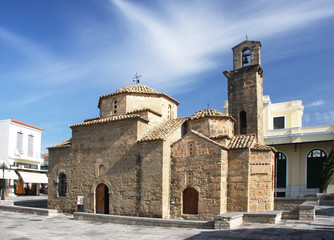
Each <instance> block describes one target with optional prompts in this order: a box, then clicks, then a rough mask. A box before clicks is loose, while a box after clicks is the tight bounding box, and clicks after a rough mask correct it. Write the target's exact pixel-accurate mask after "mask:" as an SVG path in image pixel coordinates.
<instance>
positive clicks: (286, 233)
mask: <svg viewBox="0 0 334 240" xmlns="http://www.w3.org/2000/svg"><path fill="white" fill-rule="evenodd" d="M186 239H189V240H190V239H229V240H232V239H254V240H255V239H256V240H258V239H287V240H288V239H312V240H316V239H320V240H333V239H334V229H333V228H326V227H324V228H323V227H319V228H315V229H291V228H254V229H236V230H222V231H214V232H213V231H211V232H205V231H203V232H201V233H200V234H197V235H195V236H192V237H190V238H186Z"/></svg>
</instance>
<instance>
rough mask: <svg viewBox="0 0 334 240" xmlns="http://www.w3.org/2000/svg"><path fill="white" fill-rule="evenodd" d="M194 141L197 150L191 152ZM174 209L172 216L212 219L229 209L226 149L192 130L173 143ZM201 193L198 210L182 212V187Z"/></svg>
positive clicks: (172, 206)
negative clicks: (194, 212) (190, 145)
mask: <svg viewBox="0 0 334 240" xmlns="http://www.w3.org/2000/svg"><path fill="white" fill-rule="evenodd" d="M189 142H192V143H193V144H194V145H195V147H194V151H195V152H194V153H193V154H189V151H188V150H187V148H188V143H189ZM171 169H172V171H171V174H172V176H171V211H170V216H171V218H173V219H192V220H212V219H213V217H214V215H217V214H221V213H224V212H226V175H227V151H226V150H223V149H222V147H220V146H218V145H217V144H214V143H212V142H210V141H208V140H206V139H204V138H201V137H199V136H198V135H196V134H194V133H192V132H190V133H188V134H187V135H186V136H185V137H184V138H182V139H181V140H179V141H178V142H176V143H175V144H173V145H172V167H171ZM186 188H194V189H196V190H197V192H198V193H199V199H198V214H183V199H182V198H183V191H184V190H185V189H186Z"/></svg>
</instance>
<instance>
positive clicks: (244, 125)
mask: <svg viewBox="0 0 334 240" xmlns="http://www.w3.org/2000/svg"><path fill="white" fill-rule="evenodd" d="M240 134H247V116H246V112H245V111H241V112H240Z"/></svg>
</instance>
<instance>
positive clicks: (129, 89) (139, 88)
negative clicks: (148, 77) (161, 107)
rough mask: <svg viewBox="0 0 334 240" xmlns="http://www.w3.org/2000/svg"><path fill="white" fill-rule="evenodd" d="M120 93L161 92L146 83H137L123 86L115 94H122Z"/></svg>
mask: <svg viewBox="0 0 334 240" xmlns="http://www.w3.org/2000/svg"><path fill="white" fill-rule="evenodd" d="M120 93H153V94H156V93H159V92H158V91H156V90H154V89H153V88H151V87H148V86H146V85H138V84H135V85H130V86H125V87H122V88H120V89H118V90H117V91H116V92H114V93H113V94H120Z"/></svg>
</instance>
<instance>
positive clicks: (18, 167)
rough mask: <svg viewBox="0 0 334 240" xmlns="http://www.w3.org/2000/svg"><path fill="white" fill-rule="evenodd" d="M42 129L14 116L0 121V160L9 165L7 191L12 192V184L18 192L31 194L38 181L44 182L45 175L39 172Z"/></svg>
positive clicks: (6, 173)
mask: <svg viewBox="0 0 334 240" xmlns="http://www.w3.org/2000/svg"><path fill="white" fill-rule="evenodd" d="M43 131H44V129H42V128H39V127H35V126H32V125H30V124H27V123H24V122H21V121H18V120H16V119H7V120H1V121H0V162H1V165H2V164H5V166H6V167H7V168H8V167H9V169H8V170H6V171H5V178H6V179H7V184H6V185H7V187H9V189H8V191H9V194H12V193H13V192H14V185H15V192H16V193H17V194H34V193H38V189H39V184H42V183H43V184H47V177H46V175H45V174H43V173H41V171H40V165H41V163H42V162H43V159H42V158H41V135H42V132H43ZM13 170H15V172H16V173H17V174H18V175H16V174H15V172H14V171H13ZM15 175H16V176H15ZM1 177H2V171H1ZM14 180H16V181H15V184H14Z"/></svg>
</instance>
